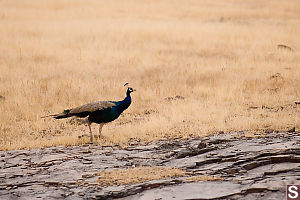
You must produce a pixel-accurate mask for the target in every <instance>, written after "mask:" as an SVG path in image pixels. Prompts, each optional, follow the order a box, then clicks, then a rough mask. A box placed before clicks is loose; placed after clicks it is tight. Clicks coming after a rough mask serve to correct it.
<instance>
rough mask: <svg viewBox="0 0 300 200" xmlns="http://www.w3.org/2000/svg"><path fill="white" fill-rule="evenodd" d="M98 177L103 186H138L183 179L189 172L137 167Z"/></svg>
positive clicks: (113, 171)
mask: <svg viewBox="0 0 300 200" xmlns="http://www.w3.org/2000/svg"><path fill="white" fill-rule="evenodd" d="M98 176H99V178H98V182H99V183H100V184H101V185H105V186H109V185H127V184H137V183H143V182H147V181H152V180H160V179H166V178H170V177H173V178H175V177H182V176H187V172H186V171H185V170H182V169H178V168H170V167H135V168H129V169H115V170H111V171H102V172H99V173H98Z"/></svg>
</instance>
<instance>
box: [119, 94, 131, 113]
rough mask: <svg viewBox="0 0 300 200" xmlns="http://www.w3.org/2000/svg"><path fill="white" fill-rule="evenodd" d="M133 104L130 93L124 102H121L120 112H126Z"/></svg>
mask: <svg viewBox="0 0 300 200" xmlns="http://www.w3.org/2000/svg"><path fill="white" fill-rule="evenodd" d="M130 104H131V96H130V94H129V93H127V96H126V97H125V99H124V100H122V101H120V102H119V109H118V110H119V111H120V112H123V111H124V110H126V109H127V108H128V107H129V106H130Z"/></svg>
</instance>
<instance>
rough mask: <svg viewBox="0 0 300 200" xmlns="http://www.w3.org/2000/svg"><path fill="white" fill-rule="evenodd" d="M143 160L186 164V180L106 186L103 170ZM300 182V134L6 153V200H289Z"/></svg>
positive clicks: (1, 166)
mask: <svg viewBox="0 0 300 200" xmlns="http://www.w3.org/2000/svg"><path fill="white" fill-rule="evenodd" d="M136 166H166V167H176V168H181V169H185V170H186V171H188V172H189V174H190V176H201V175H210V176H217V177H221V180H218V181H200V182H187V181H184V180H185V179H184V178H169V179H164V180H154V181H148V182H144V183H139V184H131V185H120V186H107V187H104V186H101V185H100V184H99V183H97V181H96V180H97V175H96V173H97V172H100V171H103V170H106V169H119V168H131V167H136ZM286 184H300V132H293V133H271V134H268V135H267V136H266V137H253V138H247V137H245V136H244V133H243V132H238V133H228V134H218V135H214V136H210V137H205V138H193V139H189V140H180V139H178V140H173V141H157V142H152V143H149V144H141V143H139V144H132V145H130V146H128V147H126V148H120V147H118V146H112V147H103V146H97V145H85V146H73V147H63V146H59V147H51V148H44V149H32V150H14V151H0V199H3V200H4V199H72V200H73V199H116V198H120V199H128V200H129V199H284V198H285V188H286Z"/></svg>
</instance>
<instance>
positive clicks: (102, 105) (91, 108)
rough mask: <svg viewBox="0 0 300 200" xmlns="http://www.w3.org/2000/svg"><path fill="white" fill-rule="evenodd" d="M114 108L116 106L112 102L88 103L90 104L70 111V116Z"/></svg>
mask: <svg viewBox="0 0 300 200" xmlns="http://www.w3.org/2000/svg"><path fill="white" fill-rule="evenodd" d="M113 106H116V104H115V103H113V102H110V101H97V102H93V103H88V104H84V105H82V106H78V107H76V108H73V109H71V110H70V114H71V115H76V114H80V113H90V112H95V111H97V110H103V109H106V108H111V107H113Z"/></svg>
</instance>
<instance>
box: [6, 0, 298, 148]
mask: <svg viewBox="0 0 300 200" xmlns="http://www.w3.org/2000/svg"><path fill="white" fill-rule="evenodd" d="M0 24H1V31H0V38H1V40H0V69H1V73H0V95H2V96H4V97H5V100H3V98H1V99H0V112H1V115H0V149H2V150H7V149H18V148H32V147H41V146H52V145H75V144H81V143H85V142H87V141H88V140H78V138H77V136H78V135H79V134H82V132H87V131H88V129H87V127H85V126H76V125H72V124H70V123H68V120H62V121H55V120H52V119H46V120H45V119H40V117H41V116H43V115H45V114H49V113H57V112H60V111H62V110H63V109H65V108H70V107H73V106H78V105H81V104H84V103H87V102H92V101H96V100H118V99H122V98H123V97H124V95H125V89H124V88H123V87H122V85H123V84H124V83H125V82H129V83H131V86H132V87H134V88H135V89H137V92H136V93H134V94H133V103H132V105H131V107H130V108H129V109H128V110H126V111H125V113H124V115H123V116H122V117H120V119H118V120H116V121H115V122H112V123H110V124H109V125H107V126H104V128H103V134H104V135H105V136H106V138H105V140H102V141H99V143H100V144H110V143H117V144H123V143H126V142H128V141H129V140H130V139H132V138H133V139H136V140H145V141H151V140H156V139H161V138H173V137H182V138H187V137H190V136H204V135H208V134H211V133H214V132H217V131H225V132H226V131H235V130H250V131H263V130H265V129H269V130H287V129H289V128H291V127H296V129H298V128H299V125H300V116H299V107H300V106H299V105H298V106H297V105H295V104H294V102H295V101H299V100H300V84H299V83H300V70H299V67H300V66H299V65H300V56H299V54H300V51H299V46H300V37H299V33H300V4H299V1H298V0H289V1H279V0H278V1H277V0H276V1H273V0H272V1H271V0H256V1H253V0H251V1H250V0H226V1H225V0H215V1H208V0H202V1H198V0H188V1H179V0H172V1H171V0H167V1H154V0H147V1H137V0H129V1H121V0H112V1H95V0H75V1H67V0H59V1H58V0H53V1H38V0H27V1H20V0H15V1H10V0H2V1H0ZM278 44H284V45H288V46H290V47H291V48H292V49H293V51H290V50H288V49H285V48H278V47H277V45H278ZM176 95H180V96H183V97H184V98H185V99H183V100H181V99H178V100H173V101H168V100H165V98H167V97H174V96H176ZM249 107H257V108H255V109H251V108H249ZM94 128H95V126H94ZM95 131H96V130H95Z"/></svg>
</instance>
